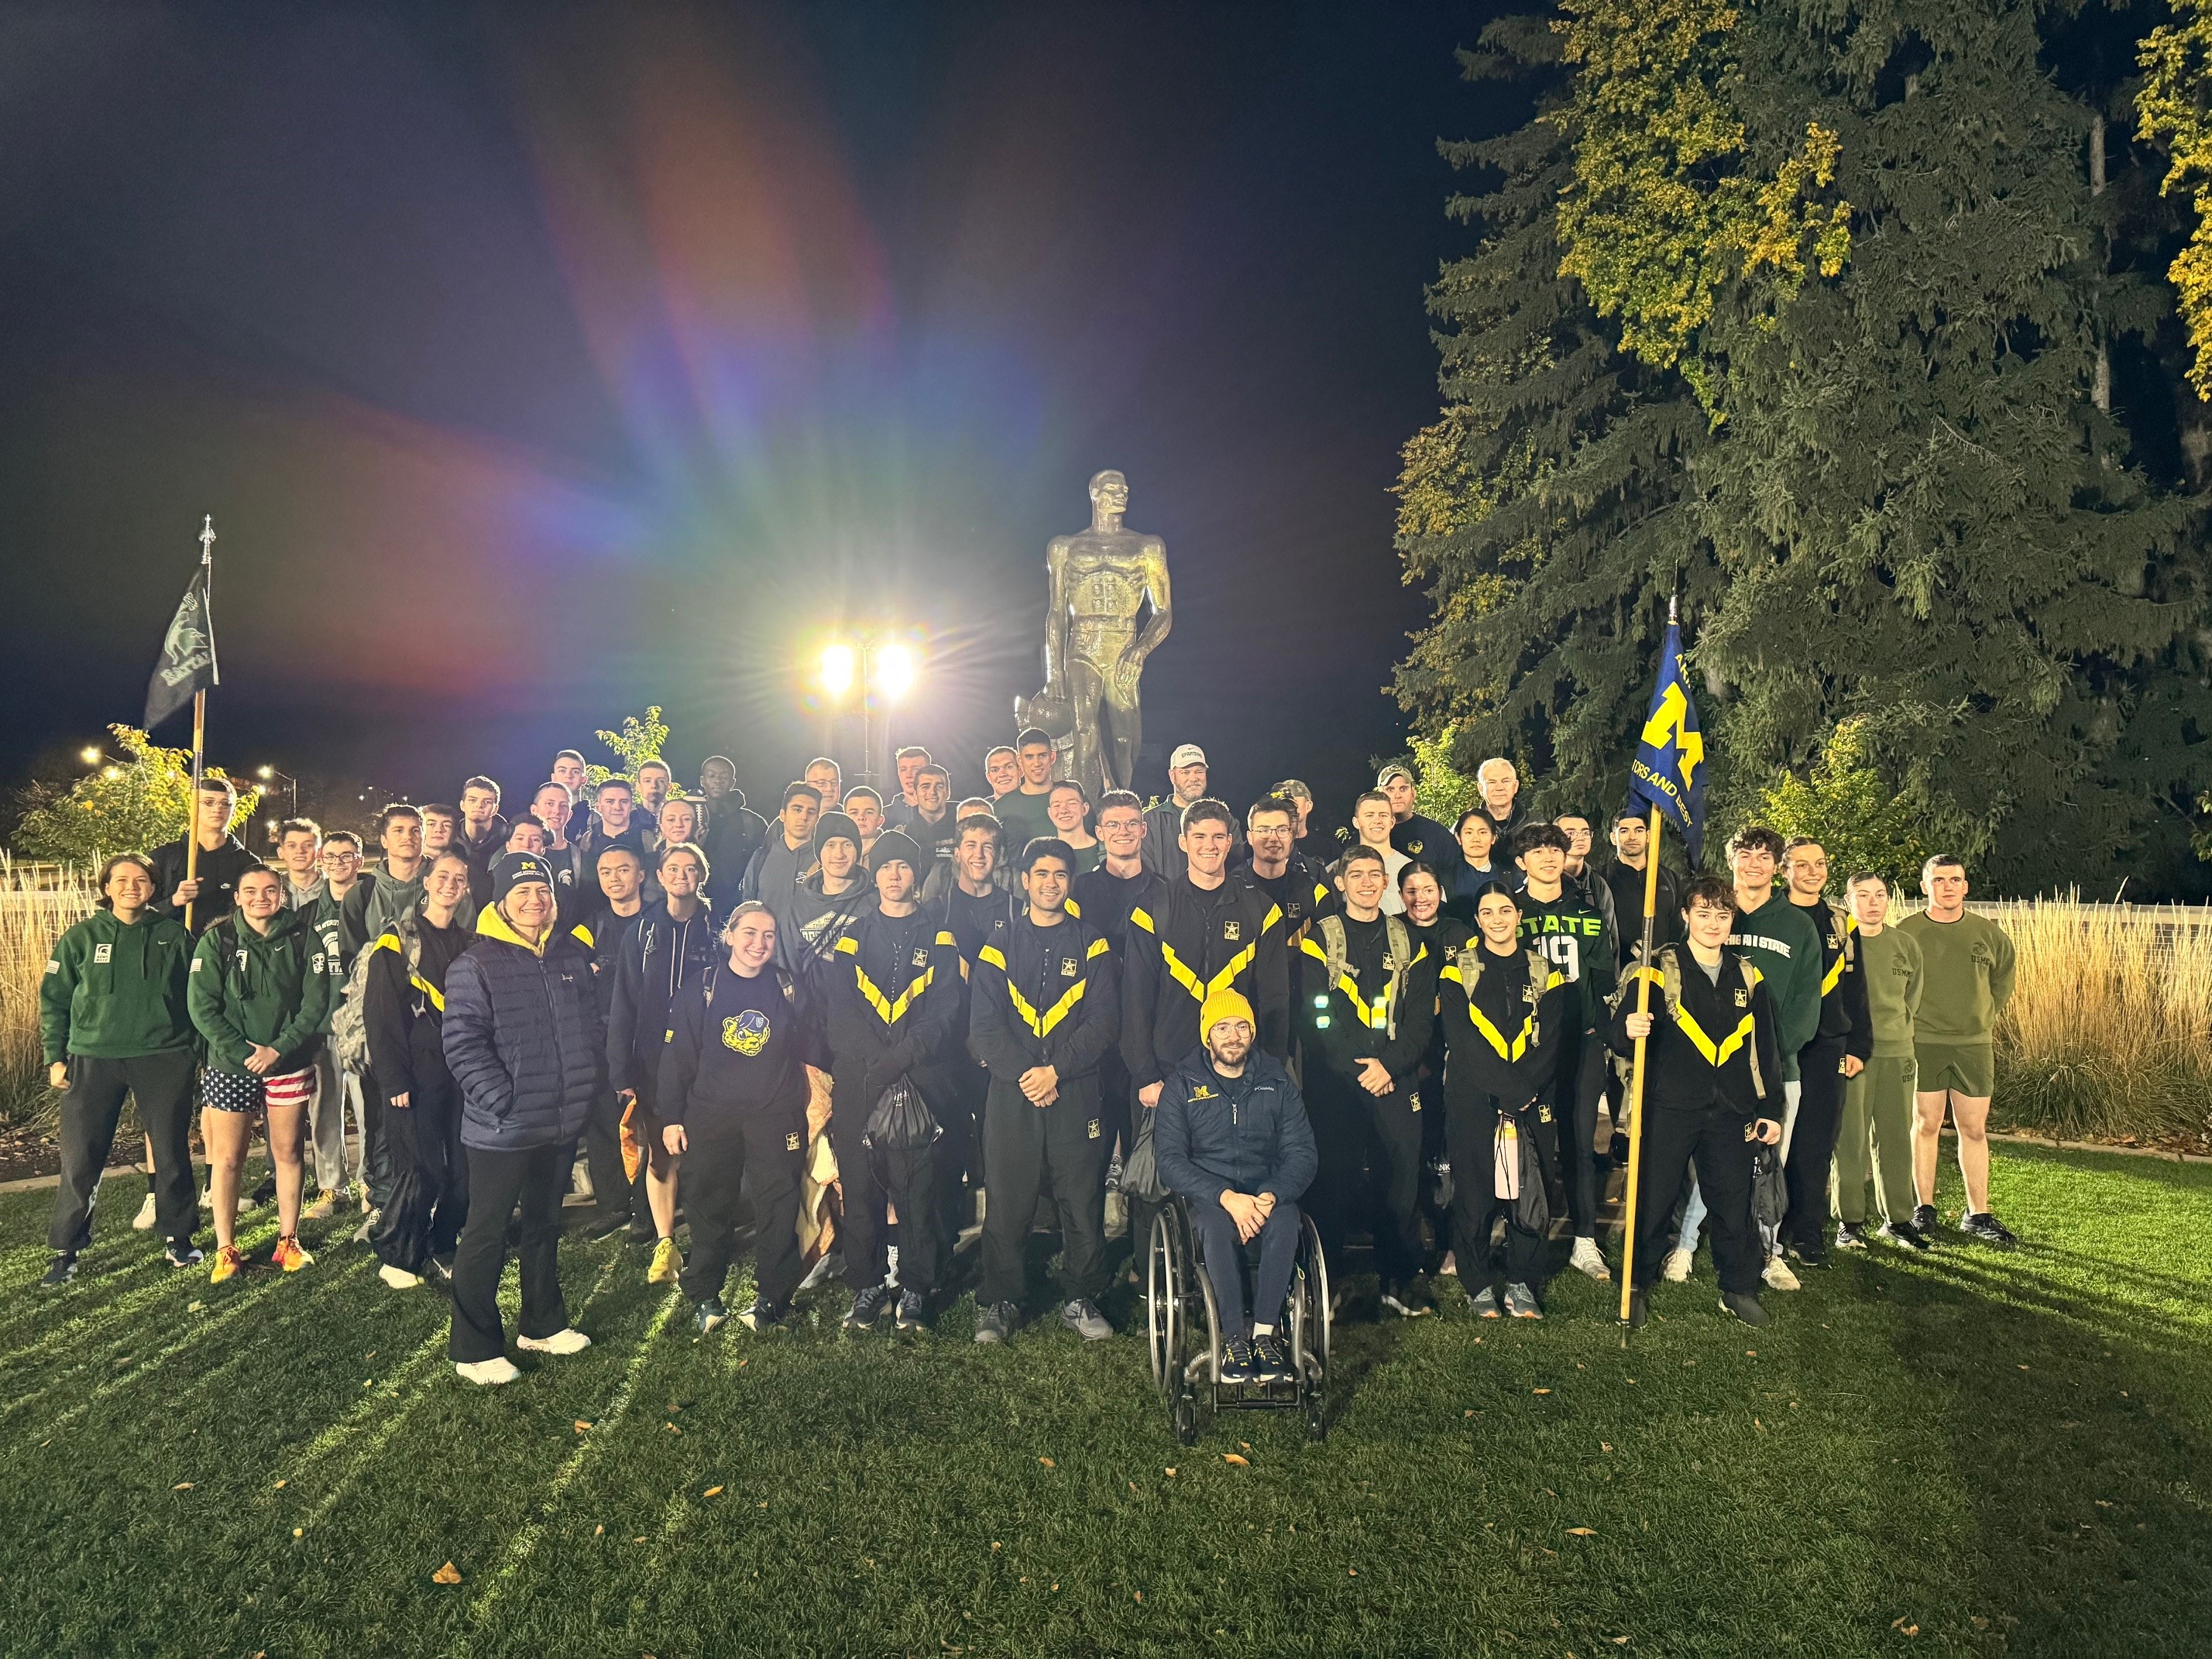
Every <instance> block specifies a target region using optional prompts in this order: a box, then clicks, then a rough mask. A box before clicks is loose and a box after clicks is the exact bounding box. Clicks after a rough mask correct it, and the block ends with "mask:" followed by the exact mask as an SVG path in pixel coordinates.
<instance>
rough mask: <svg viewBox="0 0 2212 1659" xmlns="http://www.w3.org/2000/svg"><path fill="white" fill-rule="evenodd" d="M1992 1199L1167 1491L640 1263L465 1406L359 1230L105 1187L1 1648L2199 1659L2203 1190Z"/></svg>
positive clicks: (2206, 1268)
mask: <svg viewBox="0 0 2212 1659" xmlns="http://www.w3.org/2000/svg"><path fill="white" fill-rule="evenodd" d="M1996 1181H1997V1191H1998V1194H1999V1200H2000V1203H1999V1208H2000V1212H2001V1213H2002V1215H2003V1216H2004V1218H2006V1220H2007V1221H2008V1223H2010V1224H2011V1225H2013V1226H2014V1227H2015V1229H2016V1230H2017V1231H2019V1232H2020V1233H2021V1235H2022V1236H2023V1237H2026V1238H2027V1239H2028V1240H2030V1241H2032V1242H2031V1243H2029V1244H2028V1245H2027V1248H2025V1249H2022V1250H2021V1251H2020V1252H2019V1253H2017V1254H2015V1255H1994V1254H1991V1253H1989V1252H1987V1251H1984V1250H1982V1249H1978V1248H1969V1247H1967V1246H1966V1245H1964V1244H1959V1245H1957V1246H1955V1247H1954V1248H1952V1249H1947V1250H1944V1251H1942V1252H1941V1253H1939V1254H1937V1255H1933V1256H1930V1257H1928V1258H1925V1259H1923V1260H1921V1261H1905V1260H1903V1259H1901V1258H1900V1257H1899V1256H1898V1255H1895V1254H1893V1253H1888V1252H1879V1253H1875V1254H1874V1255H1871V1256H1869V1257H1858V1258H1850V1259H1844V1260H1843V1261H1842V1262H1841V1264H1840V1265H1839V1266H1838V1267H1837V1268H1836V1269H1835V1270H1833V1271H1832V1272H1829V1273H1818V1274H1809V1275H1808V1289H1807V1290H1806V1291H1804V1292H1803V1293H1802V1294H1800V1295H1796V1296H1778V1295H1771V1294H1770V1296H1769V1297H1768V1298H1767V1300H1768V1303H1769V1305H1770V1306H1771V1307H1773V1308H1774V1309H1775V1310H1776V1311H1777V1313H1778V1318H1777V1321H1776V1323H1775V1324H1774V1326H1773V1327H1772V1328H1770V1329H1768V1330H1765V1331H1761V1332H1753V1331H1750V1330H1747V1329H1746V1328H1742V1327H1741V1326H1738V1325H1736V1324H1735V1322H1732V1321H1730V1320H1729V1319H1727V1318H1726V1317H1724V1316H1722V1315H1721V1314H1720V1313H1719V1312H1718V1311H1717V1310H1716V1308H1715V1305H1714V1290H1713V1284H1712V1279H1711V1268H1710V1266H1709V1265H1708V1263H1707V1262H1706V1261H1705V1259H1704V1258H1703V1257H1701V1258H1700V1259H1699V1268H1698V1273H1699V1277H1698V1278H1697V1279H1695V1280H1694V1281H1692V1283H1691V1284H1690V1285H1685V1286H1680V1287H1674V1286H1666V1287H1662V1291H1661V1292H1660V1293H1659V1294H1658V1295H1657V1296H1656V1297H1655V1298H1654V1304H1655V1312H1656V1315H1657V1317H1656V1318H1655V1320H1654V1322H1652V1324H1651V1325H1650V1327H1649V1328H1647V1329H1645V1330H1644V1331H1643V1332H1641V1333H1639V1334H1638V1336H1637V1338H1636V1341H1635V1346H1633V1347H1632V1348H1627V1349H1624V1348H1623V1346H1622V1345H1621V1340H1620V1331H1619V1328H1618V1327H1617V1326H1615V1325H1614V1324H1613V1322H1612V1319H1611V1304H1610V1302H1609V1300H1608V1298H1607V1295H1606V1293H1605V1291H1603V1290H1602V1289H1601V1287H1599V1286H1596V1285H1591V1284H1589V1282H1588V1281H1586V1280H1584V1279H1582V1278H1580V1276H1579V1275H1576V1274H1572V1273H1568V1274H1565V1275H1564V1276H1563V1277H1562V1278H1561V1279H1559V1280H1558V1281H1557V1282H1556V1283H1555V1284H1554V1285H1553V1290H1552V1294H1551V1297H1550V1305H1551V1308H1552V1317H1551V1318H1549V1319H1548V1320H1547V1321H1545V1322H1543V1323H1541V1324H1534V1323H1519V1324H1516V1323H1509V1322H1479V1321H1476V1320H1474V1319H1472V1318H1470V1317H1468V1316H1467V1315H1465V1314H1464V1313H1463V1312H1462V1311H1460V1310H1456V1309H1455V1310H1449V1311H1448V1312H1447V1313H1446V1314H1445V1315H1444V1316H1443V1317H1440V1318H1436V1319H1430V1320H1425V1321H1421V1322H1417V1323H1411V1324H1406V1323H1395V1324H1393V1325H1390V1326H1388V1327H1384V1326H1380V1325H1377V1324H1374V1323H1371V1322H1366V1321H1364V1320H1359V1319H1355V1320H1353V1321H1352V1322H1347V1323H1346V1324H1344V1325H1341V1326H1340V1328H1339V1346H1338V1360H1339V1376H1338V1381H1337V1393H1336V1399H1335V1401H1334V1423H1333V1426H1332V1429H1331V1432H1330V1434H1329V1437H1328V1440H1327V1442H1326V1443H1322V1444H1318V1445H1316V1444H1310V1443H1308V1442H1307V1441H1306V1439H1305V1437H1304V1431H1303V1427H1302V1425H1300V1423H1299V1422H1298V1420H1297V1418H1296V1416H1295V1415H1294V1414H1291V1413H1251V1414H1233V1415H1232V1414H1225V1415H1224V1416H1222V1417H1220V1418H1218V1419H1216V1420H1215V1422H1214V1423H1213V1425H1212V1426H1211V1428H1210V1429H1209V1430H1208V1431H1206V1435H1205V1436H1204V1437H1202V1438H1201V1440H1200V1443H1199V1444H1198V1445H1197V1446H1196V1447H1194V1448H1189V1449H1182V1448H1178V1447H1177V1446H1176V1443H1175V1441H1174V1439H1173V1437H1172V1436H1171V1435H1170V1432H1169V1429H1168V1425H1167V1421H1166V1417H1165V1413H1164V1411H1163V1410H1162V1408H1161V1407H1160V1406H1159V1404H1158V1401H1157V1400H1156V1399H1155V1398H1154V1396H1153V1395H1152V1392H1151V1389H1150V1383H1149V1377H1148V1374H1147V1372H1146V1364H1145V1358H1144V1353H1143V1350H1142V1347H1141V1345H1140V1344H1139V1342H1138V1341H1136V1340H1132V1339H1127V1338H1124V1339H1122V1340H1116V1341H1115V1342H1112V1343H1108V1344H1102V1345H1099V1346H1096V1347H1088V1348H1086V1347H1085V1346H1083V1345H1081V1344H1080V1343H1079V1342H1078V1341H1077V1340H1076V1339H1075V1338H1074V1337H1073V1336H1072V1335H1071V1334H1067V1333H1066V1332H1064V1331H1061V1330H1060V1329H1059V1328H1057V1326H1056V1325H1054V1326H1052V1327H1050V1328H1031V1329H1030V1330H1028V1331H1025V1332H1024V1334H1022V1335H1021V1336H1020V1337H1019V1338H1018V1340H1016V1341H1015V1342H1014V1343H1013V1344H1012V1346H1009V1347H1006V1348H1004V1349H999V1350H993V1349H979V1348H977V1347H975V1346H974V1345H973V1344H971V1343H970V1342H969V1340H968V1338H969V1331H970V1328H971V1321H972V1317H973V1306H972V1304H971V1303H969V1302H968V1301H966V1300H963V1301H962V1302H960V1303H959V1304H956V1305H955V1306H954V1307H953V1308H952V1309H951V1310H950V1311H949V1312H947V1313H946V1314H945V1316H943V1318H942V1319H941V1320H940V1322H939V1329H938V1330H937V1332H936V1333H935V1334H931V1335H927V1336H923V1337H920V1338H914V1339H908V1338H899V1337H895V1336H893V1335H891V1334H889V1332H888V1329H886V1330H885V1332H884V1333H883V1334H876V1335H872V1336H870V1337H868V1338H866V1339H863V1340H845V1339H843V1338H841V1337H840V1336H839V1335H838V1334H836V1330H835V1320H836V1315H837V1314H838V1313H839V1312H841V1311H842V1305H843V1304H842V1296H841V1295H833V1296H832V1297H829V1298H827V1299H825V1300H823V1301H822V1302H820V1303H817V1304H815V1305H814V1307H813V1308H812V1310H811V1316H810V1320H811V1322H810V1323H809V1324H808V1325H807V1327H806V1328H803V1329H799V1330H792V1331H786V1332H781V1333H777V1334H772V1335H769V1336H767V1337H758V1338H756V1337H750V1336H748V1335H746V1334H744V1332H742V1331H740V1330H738V1328H736V1327H734V1326H732V1327H730V1328H727V1329H726V1331H725V1332H723V1333H720V1334H717V1335H716V1336H714V1337H713V1338H711V1339H708V1340H705V1341H703V1342H702V1341H699V1340H695V1339H694V1337H693V1335H692V1333H691V1329H690V1324H689V1322H688V1320H687V1319H686V1318H685V1316H684V1312H683V1311H682V1310H681V1307H680V1304H678V1301H677V1300H676V1299H675V1298H674V1297H673V1296H672V1295H671V1294H663V1293H661V1292H659V1291H655V1290H653V1289H652V1288H650V1287H648V1286H647V1285H646V1283H645V1280H644V1268H645V1261H644V1258H643V1255H642V1253H641V1252H639V1251H636V1250H634V1249H633V1250H628V1251H625V1250H624V1249H623V1247H622V1246H621V1245H620V1244H619V1243H616V1242H608V1243H601V1244H594V1245H586V1244H580V1243H577V1244H572V1245H571V1246H569V1247H568V1248H567V1249H564V1250H563V1253H562V1271H563V1277H564V1282H565V1283H566V1285H567V1286H568V1297H569V1306H570V1309H571V1311H572V1313H573V1315H574V1320H575V1322H576V1323H577V1324H578V1325H579V1326H580V1327H581V1328H583V1329H585V1330H586V1331H588V1332H589V1333H590V1334H592V1338H593V1340H594V1346H592V1349H591V1350H590V1351H589V1352H587V1353H586V1354H584V1355H581V1356H580V1357H577V1358H571V1359H567V1360H551V1361H549V1362H546V1363H544V1364H538V1363H535V1362H533V1361H532V1360H531V1359H529V1358H524V1359H523V1361H522V1363H523V1365H524V1369H525V1372H526V1376H525V1378H524V1380H523V1381H521V1382H520V1383H516V1384H514V1385H513V1386H512V1387H509V1388H506V1389H489V1390H486V1389H472V1388H468V1387H465V1386H464V1385H463V1384H461V1383H459V1382H458V1381H457V1380H456V1379H455V1378H454V1376H453V1372H452V1370H451V1369H450V1368H449V1367H448V1366H447V1363H446V1358H445V1342H446V1326H447V1320H446V1304H445V1302H444V1300H443V1299H442V1297H440V1296H439V1295H437V1294H436V1293H435V1292H433V1291H429V1290H428V1289H425V1290H422V1291H413V1292H408V1293H400V1294H395V1293H393V1292H392V1291H386V1289H384V1287H383V1286H382V1285H380V1284H379V1283H378V1282H377V1280H376V1279H375V1277H374V1261H373V1260H372V1259H371V1258H370V1256H369V1254H368V1250H367V1249H366V1248H365V1247H361V1246H353V1245H349V1244H346V1243H342V1242H340V1241H341V1240H342V1239H343V1237H344V1235H345V1233H346V1232H347V1231H349V1225H350V1224H348V1225H346V1226H339V1225H337V1224H333V1225H332V1229H331V1232H330V1234H329V1236H327V1237H325V1239H323V1240H321V1241H317V1240H315V1239H313V1238H312V1237H311V1239H310V1243H311V1245H312V1244H316V1243H318V1242H319V1243H320V1249H319V1260H318V1261H317V1262H316V1264H315V1265H314V1267H313V1268H311V1269H309V1270H308V1271H307V1272H306V1273H302V1274H300V1275H297V1276H294V1277H290V1278H285V1277H282V1276H279V1275H276V1274H273V1273H267V1272H257V1273H252V1274H250V1275H246V1276H242V1277H241V1278H240V1279H238V1280H234V1281H233V1283H232V1284H230V1285H225V1286H222V1287H221V1288H211V1287H210V1285H208V1284H207V1283H206V1281H205V1279H204V1277H202V1276H201V1275H199V1274H180V1273H171V1272H169V1271H168V1270H167V1269H166V1268H164V1267H161V1266H160V1265H159V1264H158V1261H157V1260H156V1257H155V1247H154V1245H153V1244H152V1243H150V1242H149V1239H150V1236H149V1235H145V1234H136V1233H132V1232H131V1231H129V1229H128V1226H127V1222H128V1218H129V1216H130V1214H131V1211H132V1209H133V1208H135V1206H137V1201H138V1200H139V1197H140V1196H141V1194H142V1193H143V1188H140V1187H138V1186H137V1185H136V1183H133V1182H128V1181H124V1182H114V1183H111V1188H110V1191H109V1193H108V1194H107V1196H106V1201H105V1202H104V1203H103V1205H102V1207H101V1213H100V1244H99V1245H98V1246H96V1247H95V1249H94V1251H93V1252H91V1253H90V1254H88V1255H87V1256H86V1257H85V1259H84V1266H83V1275H82V1277H81V1278H80V1279H79V1280H78V1282H77V1283H76V1285H74V1286H72V1287H70V1289H69V1290H68V1291H65V1292H64V1293H62V1294H60V1295H58V1296H52V1295H48V1294H46V1293H43V1292H41V1291H39V1290H38V1289H37V1288H35V1285H34V1281H35V1279H37V1277H38V1275H39V1273H40V1272H41V1271H42V1270H43V1268H44V1267H45V1263H46V1251H45V1249H44V1248H43V1246H42V1243H41V1241H42V1240H43V1237H44V1232H45V1221H46V1204H47V1201H48V1197H49V1195H48V1194H19V1195H16V1196H14V1197H11V1198H9V1199H7V1200H4V1204H0V1225H4V1232H3V1233H0V1238H3V1239H4V1241H5V1248H4V1250H0V1494H4V1502H5V1504H6V1514H5V1516H4V1520H0V1534H3V1535H4V1536H5V1538H6V1540H7V1545H6V1547H5V1550H4V1552H0V1649H4V1650H5V1651H6V1652H7V1653H9V1654H40V1655H45V1654H97V1655H103V1656H104V1655H114V1654H126V1653H133V1654H137V1653H143V1654H191V1655H252V1654H256V1653H264V1652H265V1653H266V1654H268V1655H269V1656H270V1659H279V1656H284V1659H289V1656H294V1655H319V1654H331V1655H344V1656H364V1655H377V1656H380V1655H405V1654H455V1655H490V1654H513V1655H525V1656H532V1659H552V1656H567V1655H631V1656H635V1655H639V1654H653V1655H657V1656H659V1659H676V1656H691V1655H712V1654H732V1653H756V1652H758V1653H806V1654H823V1655H847V1654H875V1653H908V1654H939V1653H945V1652H966V1653H993V1654H995V1653H1022V1654H1052V1655H1063V1654H1082V1653H1092V1652H1115V1653H1122V1652H1130V1653H1151V1652H1158V1653H1190V1652H1196V1651H1205V1650H1209V1645H1210V1644H1211V1649H1212V1650H1218V1651H1224V1652H1229V1651H1236V1652H1245V1653H1270V1654H1273V1653H1298V1654H1305V1653H1312V1654H1327V1655H1339V1654H1352V1653H1359V1654H1380V1653H1390V1654H1396V1653H1407V1654H1413V1653H1434V1654H1465V1653H1473V1652H1492V1653H1503V1654H1548V1655H1554V1656H1556V1655H1560V1654H1564V1653H1572V1654H1574V1655H1576V1656H1577V1659H1595V1656H1597V1655H1601V1654H1607V1653H1614V1652H1626V1653H1629V1654H1638V1653H1641V1654H1647V1655H1648V1654H1660V1653H1668V1654H1699V1655H1713V1654H1747V1655H1767V1654H1779V1653H1802V1654H1807V1655H1822V1656H1827V1655H1846V1654H1860V1653H1916V1654H1917V1653H1939V1652H1940V1653H1950V1652H1960V1653H2001V1652H2002V1653H2014V1654H2025V1653H2034V1654H2066V1655H2077V1654H2093V1653H2113V1654H2120V1653H2125V1654H2131V1655H2143V1654H2168V1653H2171V1654H2180V1653H2197V1654H2201V1653H2203V1652H2204V1651H2205V1650H2206V1647H2207V1644H2208V1642H2212V1633H2208V1620H2212V1568H2209V1567H2208V1565H2207V1564H2208V1563H2212V1517H2208V1515H2207V1505H2206V1494H2205V1491H2204V1488H2203V1485H2202V1484H2201V1479H2202V1477H2201V1475H2200V1472H2199V1470H2198V1468H2197V1460H2198V1459H2199V1458H2201V1457H2203V1456H2204V1455H2205V1454H2206V1451H2207V1449H2208V1448H2207V1429H2208V1425H2209V1424H2212V1411H2208V1407H2212V1310H2208V1308H2207V1306H2206V1297H2207V1291H2208V1288H2212V1245H2209V1244H2208V1243H2207V1237H2206V1236H2207V1231H2208V1228H2207V1222H2208V1220H2212V1203H2208V1199H2212V1170H2208V1169H2206V1168H2204V1167H2203V1166H2191V1167H2186V1168H2184V1167H2178V1166H2176V1165H2173V1164H2163V1163H2159V1162H2154V1161H2153V1160H2150V1159H2147V1158H2120V1157H2100V1156H2093V1155H2072V1154H2068V1155H2057V1154H2051V1153H2047V1152H2039V1151H2033V1150H2020V1149H2014V1148H2009V1147H2008V1148H2004V1149H2002V1150H2001V1151H2000V1153H1999V1164H1998V1170H1997V1176H1996ZM1956 1201H1957V1197H1956V1194H1955V1192H1954V1191H1952V1192H1947V1194H1946V1195H1945V1198H1944V1208H1945V1212H1946V1214H1947V1215H1948V1214H1950V1213H1952V1212H1954V1210H1955V1207H1956ZM268 1231H269V1227H268V1225H267V1224H265V1223H264V1226H263V1227H262V1229H261V1230H260V1231H259V1232H258V1233H256V1234H255V1235H253V1236H252V1237H251V1238H250V1239H249V1241H248V1242H249V1243H257V1244H259V1245H260V1246H261V1247H262V1254H263V1255H265V1254H266V1248H267V1243H268V1238H267V1234H268ZM1443 1283H1444V1285H1445V1286H1446V1287H1447V1288H1449V1286H1450V1285H1451V1283H1452V1281H1450V1280H1449V1279H1447V1280H1445V1281H1443ZM512 1285H513V1281H512V1279H510V1280H509V1288H510V1294H512ZM1362 1289H1364V1290H1365V1291H1367V1292H1368V1294H1367V1297H1366V1305H1367V1306H1369V1307H1370V1308H1371V1306H1372V1280H1371V1279H1370V1280H1366V1281H1364V1284H1361V1285H1355V1296H1357V1294H1358V1291H1359V1290H1362ZM736 1291H737V1287H736V1286H735V1285H733V1286H732V1299H733V1300H734V1296H735V1293H736ZM1454 1299H1456V1298H1454ZM1132 1309H1133V1302H1132V1300H1131V1297H1130V1293H1128V1292H1127V1291H1125V1292H1123V1293H1122V1297H1121V1301H1120V1302H1119V1303H1117V1304H1116V1306H1115V1309H1114V1311H1115V1313H1116V1315H1117V1317H1120V1318H1121V1319H1123V1320H1124V1321H1126V1319H1127V1316H1129V1314H1130V1313H1131V1311H1132ZM1230 1452H1234V1453H1237V1454H1238V1455H1242V1456H1243V1457H1245V1458H1247V1459H1249V1464H1248V1465H1247V1466H1244V1467H1238V1466H1234V1465H1231V1464H1229V1463H1227V1462H1224V1461H1223V1454H1224V1453H1230ZM1584 1529H1586V1530H1584ZM448 1559H450V1560H451V1561H453V1563H454V1564H455V1565H457V1566H458V1567H459V1571H460V1574H461V1581H460V1583H459V1584H457V1585H451V1586H448V1585H442V1584H439V1583H435V1582H434V1581H433V1579H432V1574H433V1573H434V1572H435V1571H437V1570H438V1568H439V1567H440V1566H441V1565H442V1564H444V1563H445V1562H446V1561H447V1560H448Z"/></svg>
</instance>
